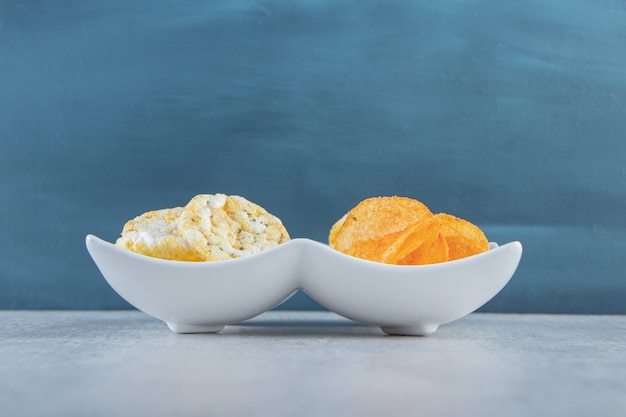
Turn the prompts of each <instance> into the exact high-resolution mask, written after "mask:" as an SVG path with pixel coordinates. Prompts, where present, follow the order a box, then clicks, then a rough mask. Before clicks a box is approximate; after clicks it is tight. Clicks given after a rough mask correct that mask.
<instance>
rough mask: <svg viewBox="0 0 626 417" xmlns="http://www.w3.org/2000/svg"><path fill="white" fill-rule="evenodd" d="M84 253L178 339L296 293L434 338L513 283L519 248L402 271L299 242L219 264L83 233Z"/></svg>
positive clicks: (357, 317)
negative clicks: (159, 254)
mask: <svg viewBox="0 0 626 417" xmlns="http://www.w3.org/2000/svg"><path fill="white" fill-rule="evenodd" d="M86 245H87V249H88V251H89V253H90V255H91V257H92V258H93V260H94V262H95V263H96V265H97V266H98V268H99V269H100V272H101V273H102V275H103V276H104V278H105V279H106V280H107V282H108V283H109V285H111V287H112V288H113V289H114V290H115V291H116V292H117V293H118V294H119V295H120V296H121V297H123V298H124V299H125V300H126V301H128V302H129V303H130V304H131V305H133V306H134V307H136V308H137V309H139V310H141V311H143V312H144V313H147V314H149V315H151V316H153V317H155V318H157V319H160V320H163V321H164V322H166V323H167V325H168V326H169V328H170V329H171V330H172V331H173V332H175V333H202V332H218V331H220V330H221V329H223V328H224V326H225V325H227V324H233V323H240V322H242V321H244V320H247V319H249V318H252V317H254V316H257V315H259V314H261V313H263V312H265V311H267V310H270V309H272V308H273V307H275V306H277V305H278V304H280V303H281V302H283V301H284V300H285V299H287V298H288V297H289V296H290V295H291V294H293V293H294V292H295V291H298V290H303V291H305V292H306V293H307V294H308V295H309V296H311V298H313V299H314V300H316V301H317V302H318V303H320V304H321V305H322V306H324V307H326V308H328V309H329V310H331V311H334V312H335V313H337V314H339V315H342V316H344V317H346V318H348V319H351V320H354V321H357V322H360V323H364V324H368V325H373V326H378V327H380V328H381V329H382V330H383V331H384V332H385V333H387V334H394V335H420V336H426V335H430V334H432V333H434V332H435V331H436V330H437V328H438V326H439V325H441V324H444V323H448V322H451V321H453V320H456V319H459V318H461V317H463V316H465V315H467V314H469V313H471V312H473V311H474V310H476V309H477V308H479V307H481V306H482V305H483V304H485V303H486V302H487V301H489V300H490V299H491V298H492V297H493V296H495V295H496V294H497V293H498V292H499V291H500V290H501V289H502V288H503V287H504V286H505V285H506V284H507V282H508V281H509V280H510V279H511V277H512V276H513V274H514V273H515V270H516V269H517V266H518V264H519V261H520V259H521V256H522V245H521V244H520V243H519V242H510V243H507V244H505V245H502V246H498V245H497V244H495V243H490V250H489V251H487V252H484V253H481V254H479V255H474V256H471V257H468V258H464V259H459V260H456V261H450V262H444V263H440V264H433V265H420V266H401V265H387V264H382V263H376V262H371V261H367V260H363V259H358V258H355V257H352V256H349V255H345V254H343V253H340V252H338V251H335V250H334V249H331V248H330V247H329V246H327V245H325V244H322V243H319V242H316V241H313V240H310V239H304V238H297V239H293V240H290V241H289V242H286V243H284V244H282V245H279V246H277V247H275V248H272V249H268V250H265V251H263V252H260V253H258V254H254V255H249V256H246V257H242V258H238V259H232V260H227V261H217V262H180V261H169V260H163V259H156V258H152V257H148V256H144V255H140V254H137V253H133V252H131V251H129V250H127V249H124V248H120V247H118V246H115V245H114V244H112V243H110V242H106V241H104V240H102V239H100V238H98V237H96V236H93V235H87V238H86Z"/></svg>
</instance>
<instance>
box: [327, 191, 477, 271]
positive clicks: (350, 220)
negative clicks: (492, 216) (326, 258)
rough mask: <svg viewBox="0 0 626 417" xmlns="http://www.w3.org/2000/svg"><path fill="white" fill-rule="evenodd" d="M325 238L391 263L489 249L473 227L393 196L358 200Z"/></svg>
mask: <svg viewBox="0 0 626 417" xmlns="http://www.w3.org/2000/svg"><path fill="white" fill-rule="evenodd" d="M328 242H329V244H330V247H332V248H334V249H336V250H338V251H340V252H343V253H346V254H348V255H352V256H356V257H357V258H362V259H367V260H370V261H375V262H382V263H387V264H396V265H425V264H434V263H440V262H446V261H452V260H455V259H461V258H465V257H467V256H471V255H475V254H478V253H481V252H485V251H487V250H488V249H489V242H488V240H487V237H486V236H485V234H484V233H483V232H482V231H481V230H480V228H478V227H477V226H476V225H474V224H472V223H470V222H468V221H467V220H463V219H460V218H458V217H455V216H452V215H450V214H446V213H438V214H433V213H432V212H431V211H430V210H429V209H428V207H426V206H425V205H424V204H423V203H421V202H420V201H417V200H414V199H411V198H407V197H397V196H393V197H372V198H368V199H366V200H363V201H361V202H360V203H359V204H358V205H357V206H356V207H354V208H353V209H352V210H350V212H348V213H347V214H346V215H345V216H343V217H342V218H341V219H339V220H338V221H337V222H336V223H335V224H334V225H333V227H332V228H331V230H330V235H329V237H328Z"/></svg>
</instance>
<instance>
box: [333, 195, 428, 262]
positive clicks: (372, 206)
mask: <svg viewBox="0 0 626 417" xmlns="http://www.w3.org/2000/svg"><path fill="white" fill-rule="evenodd" d="M432 215H433V214H432V213H431V211H430V210H429V209H428V207H426V206H425V205H424V204H422V203H421V202H419V201H417V200H414V199H411V198H406V197H397V196H394V197H372V198H368V199H365V200H363V201H361V202H360V203H359V204H357V206H356V207H354V208H353V209H352V210H350V212H349V213H348V214H347V215H346V216H345V220H344V221H343V223H342V224H341V227H340V228H339V231H338V232H337V233H336V235H335V238H334V242H333V243H331V245H332V246H333V247H334V248H335V249H337V250H339V251H341V252H345V251H347V250H348V249H349V248H350V247H352V246H353V245H355V244H356V243H357V242H361V241H363V242H368V241H376V240H378V239H381V238H383V237H385V236H387V235H389V234H392V233H397V232H401V231H403V230H404V229H406V228H407V227H408V226H410V225H412V224H414V223H416V222H419V221H420V220H424V219H425V218H428V217H432ZM400 235H402V234H400Z"/></svg>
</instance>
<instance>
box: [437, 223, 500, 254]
mask: <svg viewBox="0 0 626 417" xmlns="http://www.w3.org/2000/svg"><path fill="white" fill-rule="evenodd" d="M434 217H435V218H436V219H437V220H439V222H440V223H441V234H442V235H443V237H444V239H445V240H446V243H447V244H448V254H449V260H451V261H453V260H455V259H461V258H465V257H468V256H472V255H476V254H478V253H481V252H485V251H487V250H489V241H488V240H487V237H486V236H485V234H484V233H483V232H482V230H480V228H478V226H476V225H474V224H472V223H470V222H468V221H467V220H464V219H460V218H458V217H455V216H453V215H451V214H446V213H439V214H436V215H435V216H434Z"/></svg>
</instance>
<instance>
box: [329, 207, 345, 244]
mask: <svg viewBox="0 0 626 417" xmlns="http://www.w3.org/2000/svg"><path fill="white" fill-rule="evenodd" d="M346 217H348V215H347V214H344V215H343V217H342V218H341V219H339V220H337V221H336V222H335V224H333V227H331V228H330V233H329V234H328V245H329V246H330V247H331V248H334V247H335V241H336V240H337V234H339V230H340V229H341V226H342V225H343V222H344V221H346Z"/></svg>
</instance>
